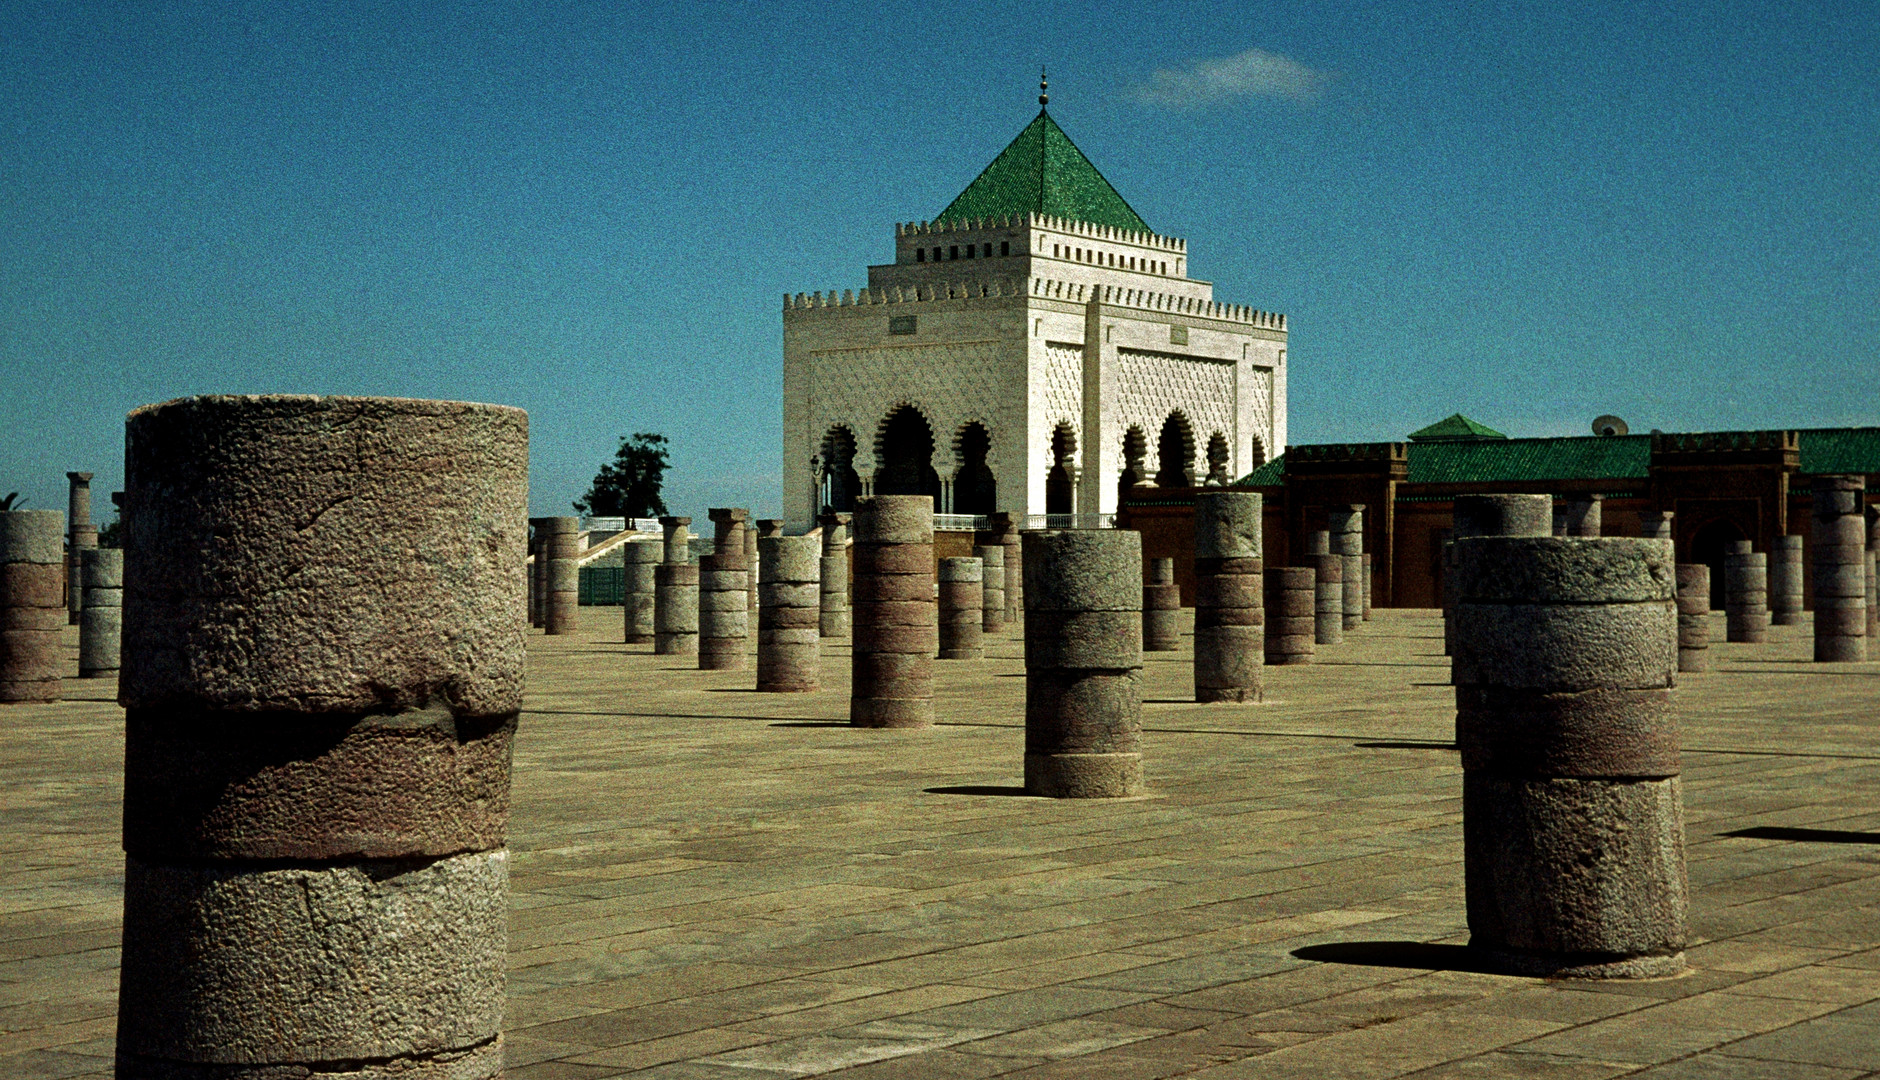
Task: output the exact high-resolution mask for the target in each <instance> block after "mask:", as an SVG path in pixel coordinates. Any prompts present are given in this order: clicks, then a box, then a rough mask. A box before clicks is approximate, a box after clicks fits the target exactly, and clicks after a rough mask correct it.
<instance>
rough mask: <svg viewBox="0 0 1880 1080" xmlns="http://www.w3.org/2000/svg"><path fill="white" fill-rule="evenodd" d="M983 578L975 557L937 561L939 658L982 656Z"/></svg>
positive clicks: (983, 627)
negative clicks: (938, 562)
mask: <svg viewBox="0 0 1880 1080" xmlns="http://www.w3.org/2000/svg"><path fill="white" fill-rule="evenodd" d="M985 577H986V569H985V564H984V563H982V562H980V561H979V559H978V558H977V557H975V556H971V555H955V556H953V557H951V558H946V559H941V560H940V564H939V579H940V580H939V586H940V589H939V594H938V597H937V599H938V600H939V604H940V659H942V660H978V659H981V658H983V657H984V656H985V655H986V648H985V639H984V634H985V622H986V591H985V584H986V582H985Z"/></svg>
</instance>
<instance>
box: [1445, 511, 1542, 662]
mask: <svg viewBox="0 0 1880 1080" xmlns="http://www.w3.org/2000/svg"><path fill="white" fill-rule="evenodd" d="M1553 509H1554V500H1553V497H1552V496H1549V495H1458V496H1456V498H1455V501H1454V509H1453V510H1452V511H1451V514H1450V527H1449V536H1450V543H1449V545H1448V546H1447V547H1446V549H1445V550H1444V553H1443V566H1444V569H1445V573H1444V574H1443V655H1445V656H1450V655H1454V653H1455V622H1456V582H1455V570H1456V549H1455V541H1457V540H1462V539H1464V538H1466V537H1471V536H1547V535H1549V534H1550V532H1551V531H1552V525H1551V518H1552V514H1553Z"/></svg>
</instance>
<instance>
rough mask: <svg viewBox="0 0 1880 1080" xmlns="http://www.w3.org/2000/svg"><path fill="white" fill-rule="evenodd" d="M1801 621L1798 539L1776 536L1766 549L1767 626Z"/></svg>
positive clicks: (1800, 540)
mask: <svg viewBox="0 0 1880 1080" xmlns="http://www.w3.org/2000/svg"><path fill="white" fill-rule="evenodd" d="M1801 621H1802V538H1801V537H1799V536H1778V537H1776V543H1775V546H1774V547H1773V548H1770V549H1769V624H1770V625H1771V626H1795V625H1798V624H1799V623H1800V622H1801Z"/></svg>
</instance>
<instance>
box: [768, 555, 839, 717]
mask: <svg viewBox="0 0 1880 1080" xmlns="http://www.w3.org/2000/svg"><path fill="white" fill-rule="evenodd" d="M782 531H783V530H782V523H781V522H779V523H777V528H776V529H775V530H774V531H773V530H769V529H766V530H764V535H761V536H759V537H758V538H757V566H758V577H759V583H758V586H757V689H759V690H760V691H763V692H765V693H775V694H797V693H807V692H809V691H811V690H816V689H819V688H820V687H821V686H822V673H821V672H822V660H821V658H822V629H821V625H820V624H821V622H822V611H823V609H822V585H821V582H820V580H819V579H820V577H821V567H820V566H819V565H818V564H819V563H820V562H821V560H822V538H821V537H819V536H784V535H782Z"/></svg>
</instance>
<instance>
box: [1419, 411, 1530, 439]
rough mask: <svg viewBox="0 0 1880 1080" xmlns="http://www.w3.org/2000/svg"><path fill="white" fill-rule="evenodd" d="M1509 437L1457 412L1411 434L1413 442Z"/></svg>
mask: <svg viewBox="0 0 1880 1080" xmlns="http://www.w3.org/2000/svg"><path fill="white" fill-rule="evenodd" d="M1507 437H1508V436H1506V435H1503V434H1502V433H1501V432H1499V431H1496V430H1495V429H1494V428H1492V427H1489V426H1488V425H1486V424H1480V423H1477V422H1476V421H1474V420H1471V419H1469V418H1468V417H1466V416H1464V415H1462V414H1461V413H1456V414H1454V415H1453V416H1450V417H1449V418H1448V419H1445V420H1438V421H1436V422H1435V423H1434V424H1431V425H1430V426H1429V427H1426V428H1423V429H1421V430H1419V431H1412V432H1411V433H1410V435H1409V439H1410V441H1411V442H1418V441H1425V440H1431V439H1505V438H1507Z"/></svg>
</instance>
